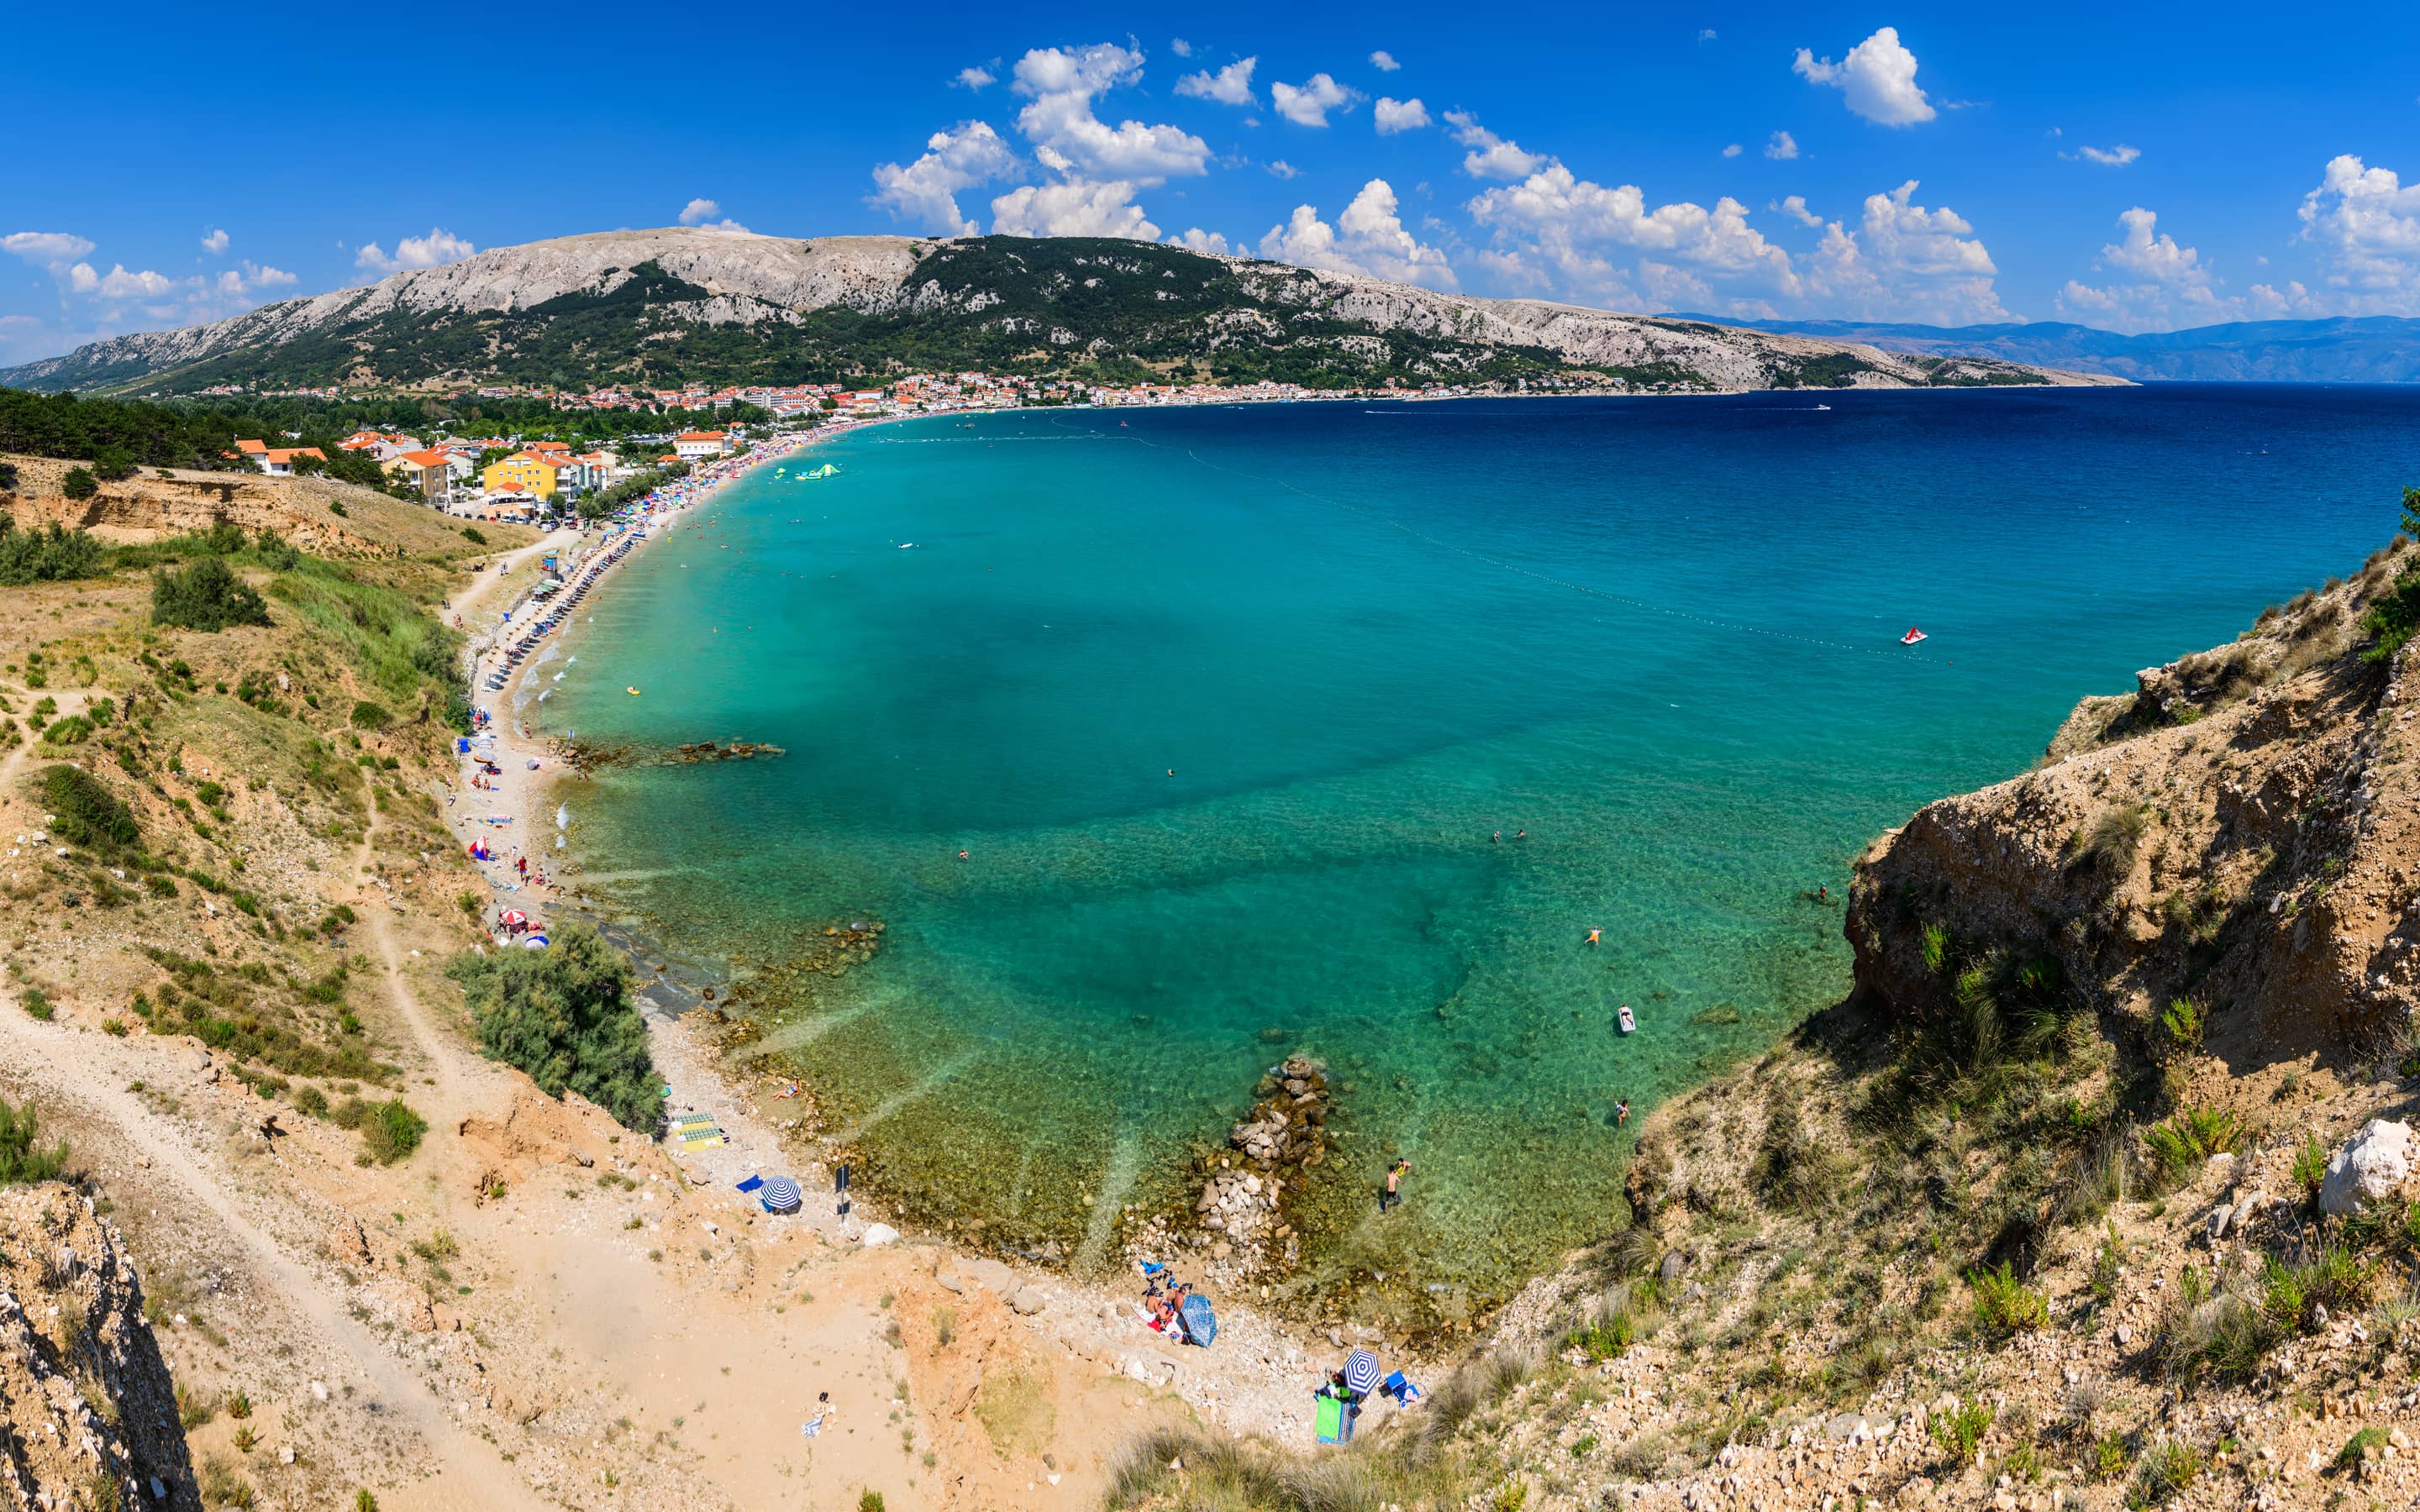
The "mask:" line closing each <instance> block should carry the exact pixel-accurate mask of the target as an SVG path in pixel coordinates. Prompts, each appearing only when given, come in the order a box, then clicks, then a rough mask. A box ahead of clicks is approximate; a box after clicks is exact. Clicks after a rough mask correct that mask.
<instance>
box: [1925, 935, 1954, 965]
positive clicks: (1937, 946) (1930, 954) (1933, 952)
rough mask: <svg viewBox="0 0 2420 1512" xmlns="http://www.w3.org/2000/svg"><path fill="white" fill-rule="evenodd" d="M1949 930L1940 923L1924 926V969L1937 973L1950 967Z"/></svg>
mask: <svg viewBox="0 0 2420 1512" xmlns="http://www.w3.org/2000/svg"><path fill="white" fill-rule="evenodd" d="M1950 955H1951V950H1950V943H1949V931H1948V930H1947V928H1946V927H1944V926H1942V925H1940V924H1927V925H1925V926H1924V969H1925V970H1927V971H1930V972H1933V973H1935V974H1938V973H1941V972H1944V971H1947V970H1948V969H1949V958H1950Z"/></svg>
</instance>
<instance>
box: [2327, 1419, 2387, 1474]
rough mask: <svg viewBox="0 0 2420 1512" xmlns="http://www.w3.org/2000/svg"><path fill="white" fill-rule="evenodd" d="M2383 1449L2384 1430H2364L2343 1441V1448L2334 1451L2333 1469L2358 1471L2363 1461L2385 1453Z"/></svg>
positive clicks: (2378, 1428) (2379, 1428) (2371, 1428)
mask: <svg viewBox="0 0 2420 1512" xmlns="http://www.w3.org/2000/svg"><path fill="white" fill-rule="evenodd" d="M2385 1449H2386V1430H2385V1429H2384V1428H2381V1427H2366V1428H2364V1429H2362V1430H2361V1431H2360V1432H2358V1433H2356V1434H2354V1435H2353V1436H2352V1437H2351V1438H2350V1439H2347V1440H2346V1441H2345V1446H2344V1447H2343V1448H2341V1449H2338V1450H2337V1451H2336V1458H2335V1468H2336V1469H2338V1470H2359V1469H2360V1468H2361V1462H2362V1461H2363V1460H2365V1459H2366V1458H2369V1457H2370V1456H2371V1455H2372V1454H2382V1453H2384V1452H2385Z"/></svg>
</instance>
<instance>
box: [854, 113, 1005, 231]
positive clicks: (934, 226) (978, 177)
mask: <svg viewBox="0 0 2420 1512" xmlns="http://www.w3.org/2000/svg"><path fill="white" fill-rule="evenodd" d="M1020 167H1021V164H1020V163H1019V162H1018V161H1017V157H1016V153H1015V152H1013V151H1011V150H1010V149H1009V146H1008V144H1007V142H1005V141H1003V140H1002V139H1001V134H1000V133H999V132H998V131H993V130H992V129H991V127H990V125H989V124H988V123H986V122H984V121H968V122H966V123H964V124H962V125H960V126H959V127H958V128H957V129H956V130H955V131H935V132H934V133H933V134H932V135H931V136H929V137H927V138H925V140H924V155H923V157H921V158H918V159H917V160H916V161H915V162H911V163H908V164H907V165H906V166H905V167H902V166H901V165H900V164H898V163H895V162H885V163H880V164H877V165H876V167H875V170H874V185H875V191H876V192H875V193H873V194H872V195H870V196H868V198H867V201H866V203H868V204H870V205H875V206H878V207H880V208H883V209H886V210H889V211H890V212H891V213H892V216H893V217H895V218H898V219H903V220H908V221H913V222H915V223H916V224H919V225H921V226H923V228H924V229H925V230H927V231H933V232H938V233H939V234H940V235H942V236H974V235H976V234H977V233H978V232H979V231H980V230H981V229H982V228H981V227H979V226H978V225H976V224H975V223H974V222H972V221H970V220H969V219H967V218H966V217H965V216H963V215H961V214H960V213H959V212H958V199H957V196H958V193H959V191H961V190H968V189H973V188H975V187H976V186H977V185H980V184H988V183H993V182H996V181H998V180H1001V179H1005V178H1015V177H1017V176H1018V170H1019V168H1020Z"/></svg>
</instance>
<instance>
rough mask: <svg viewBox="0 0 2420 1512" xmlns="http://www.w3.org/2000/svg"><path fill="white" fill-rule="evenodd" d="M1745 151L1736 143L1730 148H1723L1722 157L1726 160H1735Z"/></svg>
mask: <svg viewBox="0 0 2420 1512" xmlns="http://www.w3.org/2000/svg"><path fill="white" fill-rule="evenodd" d="M1745 150H1746V148H1745V147H1741V146H1740V145H1739V144H1738V143H1737V142H1733V143H1732V144H1731V145H1730V146H1729V147H1725V148H1723V156H1724V157H1726V158H1736V157H1738V156H1739V155H1740V154H1741V153H1742V152H1744V151H1745Z"/></svg>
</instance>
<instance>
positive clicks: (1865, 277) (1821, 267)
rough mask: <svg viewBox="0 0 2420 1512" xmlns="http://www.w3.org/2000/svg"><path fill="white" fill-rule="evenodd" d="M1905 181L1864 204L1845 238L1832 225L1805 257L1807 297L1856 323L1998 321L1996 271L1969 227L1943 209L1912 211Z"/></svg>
mask: <svg viewBox="0 0 2420 1512" xmlns="http://www.w3.org/2000/svg"><path fill="white" fill-rule="evenodd" d="M1916 188H1917V185H1916V180H1915V179H1913V178H1911V179H1909V180H1907V182H1905V183H1903V184H1901V185H1900V186H1899V188H1897V189H1895V190H1892V191H1891V192H1890V193H1886V194H1869V195H1867V196H1866V203H1865V217H1864V219H1863V220H1862V221H1861V222H1860V223H1859V224H1858V226H1857V228H1856V229H1855V230H1854V231H1852V230H1850V229H1849V228H1848V227H1847V226H1845V225H1844V224H1842V223H1840V222H1838V221H1834V222H1832V223H1830V224H1828V225H1826V226H1825V228H1824V231H1823V241H1822V243H1821V244H1820V245H1819V246H1818V247H1817V248H1816V250H1815V251H1814V252H1813V253H1812V254H1810V255H1809V256H1808V258H1807V268H1806V280H1807V288H1808V291H1809V293H1810V294H1812V295H1814V296H1815V297H1816V298H1817V299H1818V300H1819V301H1822V302H1823V303H1824V304H1825V305H1826V306H1828V307H1829V308H1831V309H1833V310H1834V311H1836V312H1837V313H1838V314H1842V315H1848V316H1857V317H1859V318H1863V319H1891V320H1928V321H1933V322H1936V323H1939V324H1943V325H1963V324H1970V323H1973V322H1975V321H1979V320H2004V319H2006V318H2008V314H2009V313H2008V311H2007V310H2006V309H2005V308H2004V307H2003V306H2002V305H2001V303H2000V297H1999V294H1998V292H1997V290H1996V289H1995V288H1994V287H1993V279H1994V278H1995V277H1997V276H1998V273H1999V269H1998V268H1997V267H1995V266H1994V265H1993V261H1992V254H1991V252H1990V251H1989V250H1988V249H1987V248H1985V246H1984V245H1983V242H1982V239H1980V238H1979V237H1978V236H1976V235H1975V227H1974V226H1973V225H1972V224H1969V223H1968V222H1967V221H1966V219H1965V218H1964V217H1962V216H1961V215H1960V214H1959V213H1958V212H1957V211H1955V210H1953V209H1950V208H1948V207H1947V206H1944V207H1942V208H1939V209H1931V208H1926V207H1924V206H1922V205H1918V204H1916Z"/></svg>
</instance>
